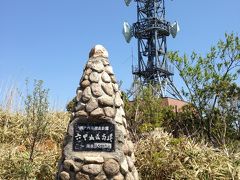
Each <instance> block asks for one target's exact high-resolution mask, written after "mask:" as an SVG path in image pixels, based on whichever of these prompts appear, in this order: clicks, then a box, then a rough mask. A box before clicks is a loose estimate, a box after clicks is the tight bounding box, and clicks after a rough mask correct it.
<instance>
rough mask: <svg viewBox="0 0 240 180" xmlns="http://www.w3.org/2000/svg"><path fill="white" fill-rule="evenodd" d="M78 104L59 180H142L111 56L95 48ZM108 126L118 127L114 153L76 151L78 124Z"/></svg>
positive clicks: (82, 80)
mask: <svg viewBox="0 0 240 180" xmlns="http://www.w3.org/2000/svg"><path fill="white" fill-rule="evenodd" d="M76 99H77V104H76V106H75V108H74V109H75V111H74V112H73V115H72V117H71V119H70V123H69V127H68V132H67V135H66V137H65V141H64V148H63V154H62V160H61V162H60V166H59V172H58V179H62V180H70V179H74V180H75V179H76V180H105V179H106V180H108V179H109V180H110V179H111V180H125V179H126V180H138V173H137V170H136V167H135V165H134V163H135V156H134V145H133V143H132V142H131V140H130V139H129V133H128V131H127V121H126V119H125V113H124V109H123V101H122V99H121V92H120V90H119V88H118V84H117V81H116V79H115V75H114V72H113V69H112V67H111V66H110V64H109V60H108V53H107V51H106V49H105V48H103V47H102V46H101V45H97V46H95V47H94V48H93V49H92V50H91V52H90V54H89V60H88V62H87V64H86V67H85V69H84V72H83V76H82V78H81V80H80V86H79V87H78V88H77V95H76ZM77 122H107V123H111V124H114V127H115V136H114V137H115V139H114V141H115V143H114V144H115V147H114V151H112V152H95V151H74V150H73V134H74V132H73V131H74V124H75V123H77Z"/></svg>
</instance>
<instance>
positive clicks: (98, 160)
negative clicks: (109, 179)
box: [84, 156, 104, 164]
mask: <svg viewBox="0 0 240 180" xmlns="http://www.w3.org/2000/svg"><path fill="white" fill-rule="evenodd" d="M84 162H85V163H89V164H102V163H104V159H103V157H94V156H86V157H84Z"/></svg>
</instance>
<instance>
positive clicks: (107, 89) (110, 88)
mask: <svg viewBox="0 0 240 180" xmlns="http://www.w3.org/2000/svg"><path fill="white" fill-rule="evenodd" d="M102 88H103V91H104V92H105V93H106V94H107V95H109V96H112V95H113V86H112V83H103V84H102Z"/></svg>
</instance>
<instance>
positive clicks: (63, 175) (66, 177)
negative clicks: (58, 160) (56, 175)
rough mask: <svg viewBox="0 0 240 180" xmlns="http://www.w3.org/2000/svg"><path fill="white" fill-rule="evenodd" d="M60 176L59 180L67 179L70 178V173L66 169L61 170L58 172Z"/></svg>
mask: <svg viewBox="0 0 240 180" xmlns="http://www.w3.org/2000/svg"><path fill="white" fill-rule="evenodd" d="M60 178H61V180H69V179H70V175H69V174H68V173H67V172H66V171H62V172H61V173H60Z"/></svg>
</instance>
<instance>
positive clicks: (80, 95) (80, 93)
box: [77, 90, 82, 101]
mask: <svg viewBox="0 0 240 180" xmlns="http://www.w3.org/2000/svg"><path fill="white" fill-rule="evenodd" d="M81 97H82V90H77V101H80V99H81Z"/></svg>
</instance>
